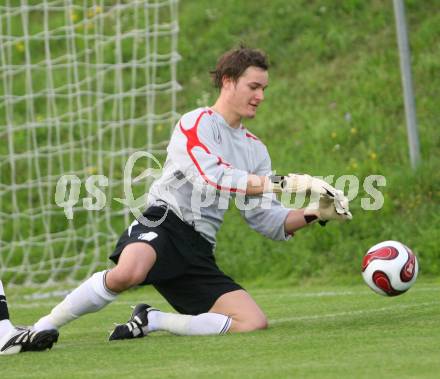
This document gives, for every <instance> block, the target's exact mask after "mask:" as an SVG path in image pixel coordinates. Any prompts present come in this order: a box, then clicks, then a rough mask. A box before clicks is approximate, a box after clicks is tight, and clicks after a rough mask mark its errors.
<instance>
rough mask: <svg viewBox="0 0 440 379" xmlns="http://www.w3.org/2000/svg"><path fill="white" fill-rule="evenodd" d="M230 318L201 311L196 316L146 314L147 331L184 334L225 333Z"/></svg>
mask: <svg viewBox="0 0 440 379" xmlns="http://www.w3.org/2000/svg"><path fill="white" fill-rule="evenodd" d="M231 322H232V319H231V318H230V317H228V316H225V315H222V314H219V313H202V314H200V315H197V316H190V315H182V314H176V313H166V312H160V311H152V312H149V314H148V328H149V331H150V332H152V331H156V330H165V331H168V332H170V333H173V334H178V335H184V336H197V335H199V336H201V335H215V334H224V333H226V332H227V331H228V330H229V328H230V326H231Z"/></svg>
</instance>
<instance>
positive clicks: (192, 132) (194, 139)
mask: <svg viewBox="0 0 440 379" xmlns="http://www.w3.org/2000/svg"><path fill="white" fill-rule="evenodd" d="M206 113H208V114H209V115H211V114H212V111H211V110H207V111H203V112H201V113H200V114H199V116H198V117H197V119H196V122H195V124H194V126H192V127H191V128H189V129H184V128H183V126H182V122H181V121H180V122H179V127H180V130H181V131H182V133H183V134H184V135H185V137H186V138H187V142H186V151H187V152H188V155H189V156H190V158H191V160H192V161H193V163H194V165H195V166H196V167H197V170H198V171H199V173H200V175H201V176H202V178H203V179H204V180H205V182H206V183H208V184H210V185H211V186H214V187H215V188H217V189H218V190H220V191H222V190H223V191H230V192H241V193H246V191H244V190H242V189H239V188H228V187H222V186H220V185H219V184H218V183H216V182H213V181H212V180H210V179H209V178H208V177H207V176H206V174H205V172H204V171H203V170H202V168H201V167H200V164H199V162H198V161H197V159H196V157H195V156H194V154H193V152H192V150H193V149H194V148H196V147H199V148H201V149H202V150H204V151H205V152H206V153H208V154H211V152H210V151H209V149H208V148H207V147H206V146H205V145H204V144H203V143H202V141H200V139H199V136H198V135H197V128H198V127H199V123H200V120H201V118H202V116H203V115H204V114H206ZM217 164H218V165H221V164H223V165H225V166H226V167H231V165H230V164H229V163H226V162H225V161H223V159H222V158H221V157H219V156H217Z"/></svg>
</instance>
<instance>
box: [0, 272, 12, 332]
mask: <svg viewBox="0 0 440 379" xmlns="http://www.w3.org/2000/svg"><path fill="white" fill-rule="evenodd" d="M0 301H1V302H2V304H0V316H1V317H0V318H1V320H0V336H4V335H5V334H7V333H9V332H10V331H11V330H13V329H14V325H12V323H11V321H9V312H8V304H7V302H6V296H5V291H4V289H3V283H2V281H1V280H0Z"/></svg>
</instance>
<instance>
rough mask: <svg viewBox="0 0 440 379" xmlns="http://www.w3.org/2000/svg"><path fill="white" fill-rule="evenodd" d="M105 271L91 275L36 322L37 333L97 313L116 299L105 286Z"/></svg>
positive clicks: (114, 294)
mask: <svg viewBox="0 0 440 379" xmlns="http://www.w3.org/2000/svg"><path fill="white" fill-rule="evenodd" d="M106 272H107V271H101V272H97V273H95V274H93V275H92V276H91V277H90V278H89V279H87V280H86V281H85V282H84V283H82V284H81V285H80V286H79V287H77V288H76V289H74V290H73V291H72V292H71V293H70V294H69V295H67V296H66V297H65V298H64V300H63V301H62V302H61V303H59V304H58V305H56V306H55V307H54V308H53V309H52V311H51V312H50V313H49V314H48V315H47V316H44V317H43V318H41V319H40V320H38V321H37V323H36V324H35V325H34V329H35V330H37V331H40V330H47V329H58V328H60V327H61V326H63V325H65V324H67V323H68V322H70V321H73V320H75V319H77V318H78V317H80V316H82V315H84V314H87V313H92V312H96V311H99V310H100V309H102V308H104V307H105V306H106V305H107V304H109V303H111V302H112V301H113V300H115V299H116V296H117V294H116V293H114V292H111V291H110V290H109V289H108V288H106V286H105V275H106Z"/></svg>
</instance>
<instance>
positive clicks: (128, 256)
mask: <svg viewBox="0 0 440 379" xmlns="http://www.w3.org/2000/svg"><path fill="white" fill-rule="evenodd" d="M155 260H156V253H155V251H154V249H153V248H152V247H151V246H150V245H147V244H146V243H143V242H137V243H131V244H128V245H127V246H125V248H124V249H123V251H122V253H121V255H120V258H119V261H118V264H117V265H116V266H115V267H114V268H113V269H111V270H108V271H101V272H97V273H95V274H93V275H92V276H91V277H90V278H89V279H87V280H86V281H85V282H84V283H82V284H81V285H80V286H79V287H77V288H76V289H74V290H73V291H72V292H71V293H70V294H69V295H67V296H66V297H65V299H64V300H63V301H62V302H61V303H59V304H58V305H56V306H55V307H54V308H53V309H52V311H51V312H50V314H48V315H47V316H44V317H43V318H41V319H40V320H39V321H37V323H36V324H35V325H34V330H36V331H39V330H47V329H59V328H60V327H61V326H63V325H65V324H67V323H68V322H70V321H72V320H75V319H76V318H78V317H80V316H82V315H84V314H87V313H92V312H96V311H98V310H100V309H102V308H104V307H105V306H106V305H107V304H109V303H111V302H112V301H113V300H115V299H116V297H117V295H118V294H119V293H120V292H122V291H124V290H126V289H128V288H130V287H132V286H135V285H137V284H140V283H141V282H142V281H143V280H144V279H145V277H146V276H147V274H148V272H149V271H150V269H151V267H152V266H153V265H154V262H155Z"/></svg>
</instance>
